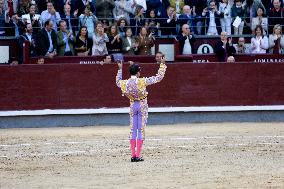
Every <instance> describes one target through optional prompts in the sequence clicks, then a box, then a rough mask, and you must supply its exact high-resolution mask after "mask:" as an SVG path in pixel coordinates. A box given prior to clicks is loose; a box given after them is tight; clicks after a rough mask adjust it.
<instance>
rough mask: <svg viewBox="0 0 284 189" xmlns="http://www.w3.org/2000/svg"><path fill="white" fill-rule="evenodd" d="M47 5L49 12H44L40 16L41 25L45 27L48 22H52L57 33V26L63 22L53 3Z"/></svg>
mask: <svg viewBox="0 0 284 189" xmlns="http://www.w3.org/2000/svg"><path fill="white" fill-rule="evenodd" d="M46 5H47V10H45V11H42V13H41V16H40V17H41V23H42V25H44V23H45V22H46V21H47V20H50V21H52V23H53V29H54V30H55V31H57V24H59V21H60V20H61V17H60V14H59V13H58V12H56V10H55V9H54V6H53V4H52V2H48V3H47V4H46Z"/></svg>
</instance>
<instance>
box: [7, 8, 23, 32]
mask: <svg viewBox="0 0 284 189" xmlns="http://www.w3.org/2000/svg"><path fill="white" fill-rule="evenodd" d="M6 23H7V24H8V25H7V26H8V27H7V30H6V35H7V36H15V37H19V36H20V35H23V32H24V28H25V24H24V23H23V22H22V19H21V18H20V17H19V16H18V15H17V14H15V15H13V16H12V17H11V18H10V17H9V10H8V11H7V15H6Z"/></svg>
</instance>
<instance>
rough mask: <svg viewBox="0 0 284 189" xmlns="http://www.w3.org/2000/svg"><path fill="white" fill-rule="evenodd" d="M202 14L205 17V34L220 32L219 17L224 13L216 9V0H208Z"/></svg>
mask: <svg viewBox="0 0 284 189" xmlns="http://www.w3.org/2000/svg"><path fill="white" fill-rule="evenodd" d="M202 16H203V17H206V26H207V28H208V29H207V35H218V34H220V33H221V24H220V18H223V17H224V14H223V13H221V12H219V11H218V10H217V6H216V2H215V1H214V0H212V1H210V3H209V7H206V8H204V9H203V12H202Z"/></svg>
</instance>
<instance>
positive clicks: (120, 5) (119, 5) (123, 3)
mask: <svg viewBox="0 0 284 189" xmlns="http://www.w3.org/2000/svg"><path fill="white" fill-rule="evenodd" d="M114 3H115V7H114V9H113V17H114V20H116V21H117V20H119V19H120V18H122V17H123V18H125V19H126V20H127V23H130V15H131V14H133V13H134V7H135V6H134V4H133V3H132V2H131V1H127V0H117V1H115V2H114Z"/></svg>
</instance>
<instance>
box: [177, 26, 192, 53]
mask: <svg viewBox="0 0 284 189" xmlns="http://www.w3.org/2000/svg"><path fill="white" fill-rule="evenodd" d="M177 40H178V41H179V52H180V54H183V55H186V54H192V53H193V45H194V42H195V38H194V36H193V35H192V34H191V33H190V28H189V25H188V24H184V25H183V26H182V33H181V34H179V35H178V36H177Z"/></svg>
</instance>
